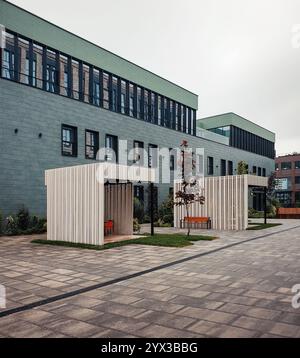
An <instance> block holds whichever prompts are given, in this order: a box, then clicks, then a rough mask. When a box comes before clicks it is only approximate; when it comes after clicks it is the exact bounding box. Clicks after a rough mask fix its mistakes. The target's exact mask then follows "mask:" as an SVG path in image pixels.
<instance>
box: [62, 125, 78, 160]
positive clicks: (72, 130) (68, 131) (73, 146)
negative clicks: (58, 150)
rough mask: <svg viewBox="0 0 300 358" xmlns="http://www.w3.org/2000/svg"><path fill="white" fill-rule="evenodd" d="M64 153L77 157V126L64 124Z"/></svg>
mask: <svg viewBox="0 0 300 358" xmlns="http://www.w3.org/2000/svg"><path fill="white" fill-rule="evenodd" d="M62 155H65V156H69V157H77V128H76V127H72V126H68V125H64V124H63V125H62Z"/></svg>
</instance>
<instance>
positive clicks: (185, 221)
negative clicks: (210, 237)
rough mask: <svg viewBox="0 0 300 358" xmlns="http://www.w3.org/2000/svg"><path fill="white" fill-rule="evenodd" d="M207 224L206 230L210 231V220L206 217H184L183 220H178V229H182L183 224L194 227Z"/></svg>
mask: <svg viewBox="0 0 300 358" xmlns="http://www.w3.org/2000/svg"><path fill="white" fill-rule="evenodd" d="M203 223H205V224H207V229H211V219H210V217H206V216H203V217H202V216H201V217H197V216H189V217H187V216H186V217H185V218H184V219H181V220H180V228H181V229H182V228H184V227H185V224H188V225H193V224H194V227H195V226H196V225H198V224H203Z"/></svg>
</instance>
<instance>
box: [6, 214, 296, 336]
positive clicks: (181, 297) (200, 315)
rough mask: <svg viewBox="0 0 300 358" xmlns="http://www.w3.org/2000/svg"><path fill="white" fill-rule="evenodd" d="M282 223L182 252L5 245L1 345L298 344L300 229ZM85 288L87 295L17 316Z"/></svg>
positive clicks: (22, 242)
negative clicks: (76, 341)
mask: <svg viewBox="0 0 300 358" xmlns="http://www.w3.org/2000/svg"><path fill="white" fill-rule="evenodd" d="M283 223H284V224H283V225H282V226H279V227H275V228H271V229H267V230H263V231H245V232H233V233H230V232H226V233H225V232H214V231H209V234H214V235H217V236H218V237H219V239H218V240H215V241H212V242H207V241H200V242H195V244H194V245H193V246H189V247H186V248H163V247H154V246H140V245H130V246H124V247H120V248H115V249H110V250H106V251H91V250H82V249H72V248H65V247H55V246H45V245H37V244H32V243H31V240H32V239H33V237H16V238H15V237H10V238H8V237H2V238H0V284H2V285H4V286H5V288H6V294H7V307H6V309H5V310H10V309H13V308H17V307H18V308H20V312H18V313H11V314H8V315H6V316H4V317H0V337H105V338H107V337H109V338H112V337H178V338H185V337H298V338H300V309H294V308H293V307H292V305H291V301H292V296H293V294H292V291H291V289H292V287H293V286H294V285H295V284H300V221H299V220H294V221H293V220H286V221H284V222H283ZM298 225H299V227H298ZM158 230H163V231H169V232H173V229H158ZM197 232H200V233H206V234H207V233H208V231H206V230H199V231H197ZM264 235H267V236H266V237H262V236H264ZM251 238H257V239H256V240H252V241H247V240H249V239H251ZM245 240H246V242H245ZM235 244H238V245H235ZM228 245H230V246H229V247H228ZM232 245H233V246H232ZM222 248H223V249H222ZM205 253H206V254H205ZM196 255H198V257H194V258H192V257H193V256H196ZM188 258H191V259H188ZM181 259H186V260H185V261H184V262H181V263H176V261H178V260H181ZM172 262H174V264H170V265H169V266H167V267H159V266H160V265H165V264H167V263H172ZM155 267H156V269H155V270H154V271H152V272H149V273H146V274H137V275H136V277H133V278H128V277H126V276H128V275H131V274H135V273H139V272H141V271H144V270H147V269H151V268H155ZM120 277H121V278H122V279H121V280H119V282H117V283H112V284H107V285H106V284H105V283H106V282H108V281H111V280H113V279H117V278H120ZM101 283H103V284H104V285H103V287H99V288H97V289H89V287H90V286H93V285H95V284H101ZM82 288H87V292H85V293H81V294H76V295H74V296H72V297H68V298H64V299H61V300H57V301H55V302H51V303H48V304H42V305H39V306H38V307H35V308H33V309H29V310H26V311H23V310H22V307H23V306H24V305H26V304H30V303H34V302H37V301H41V300H43V299H45V298H49V297H54V296H57V295H61V294H63V293H69V292H73V291H76V290H80V289H82ZM5 310H4V309H2V310H1V309H0V316H1V313H2V314H3V311H5Z"/></svg>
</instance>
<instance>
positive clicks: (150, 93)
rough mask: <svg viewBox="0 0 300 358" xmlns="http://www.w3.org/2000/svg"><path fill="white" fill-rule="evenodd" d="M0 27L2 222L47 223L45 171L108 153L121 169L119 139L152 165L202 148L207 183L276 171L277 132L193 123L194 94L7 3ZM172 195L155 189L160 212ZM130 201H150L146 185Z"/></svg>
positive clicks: (0, 1) (231, 122) (219, 122)
mask: <svg viewBox="0 0 300 358" xmlns="http://www.w3.org/2000/svg"><path fill="white" fill-rule="evenodd" d="M0 24H1V25H2V27H1V37H2V39H3V41H1V51H0V53H1V58H0V63H1V78H0V162H1V170H0V210H2V211H3V212H4V214H8V213H14V212H16V210H17V209H18V208H19V207H20V206H21V205H25V206H26V207H28V208H29V209H30V210H31V212H32V213H33V214H38V215H45V211H46V204H45V203H46V200H45V198H46V196H45V182H44V172H45V170H47V169H52V168H58V167H66V166H74V165H78V164H88V163H93V162H95V160H96V155H97V152H98V149H99V148H102V147H106V148H110V149H114V150H115V152H116V153H117V158H116V160H117V161H119V160H120V158H119V157H118V153H119V151H118V149H119V147H120V143H121V141H122V140H127V148H126V149H127V150H128V151H130V150H131V149H133V148H144V149H145V150H146V151H147V153H148V163H143V164H146V165H147V164H148V165H149V166H154V165H155V160H154V158H153V155H152V152H153V148H158V147H159V148H160V147H164V148H169V149H172V148H178V147H179V145H180V143H181V142H182V140H187V141H188V143H189V145H190V146H191V147H192V148H204V151H205V165H206V168H205V172H206V174H207V175H234V174H235V173H236V168H237V164H238V162H239V161H240V160H245V161H246V162H247V163H248V166H249V168H250V169H249V171H250V172H251V173H257V175H265V176H267V175H269V174H270V173H271V172H272V171H273V170H274V142H275V135H274V134H273V133H271V132H269V131H267V130H265V129H263V128H261V127H259V126H257V125H255V124H253V123H251V122H249V121H247V120H245V119H243V118H241V117H239V116H236V115H234V114H226V115H221V116H216V117H212V118H206V119H203V120H198V121H197V120H196V118H197V117H196V116H197V109H198V96H197V95H196V94H194V93H192V92H190V91H188V90H186V89H184V88H182V87H180V86H178V85H176V84H174V83H172V82H170V81H168V80H166V79H164V78H162V77H160V76H158V75H156V74H154V73H152V72H150V71H148V70H146V69H144V68H141V67H139V66H138V65H135V64H134V63H132V62H130V61H127V60H125V59H123V58H121V57H119V56H117V55H115V54H113V53H111V52H109V51H107V50H105V49H103V48H101V47H99V46H97V45H95V44H93V43H91V42H89V41H87V40H85V39H82V38H80V37H78V36H76V35H74V34H72V33H70V32H68V31H66V30H64V29H62V28H60V27H58V26H56V25H53V24H51V23H49V22H48V21H46V20H44V19H41V18H40V17H38V16H36V15H33V14H32V13H29V12H27V11H26V10H23V9H21V8H19V7H17V6H15V5H13V4H11V3H9V2H7V1H4V0H0ZM226 128H227V129H226ZM228 128H229V129H228ZM105 159H106V160H112V159H113V157H112V156H110V155H107V157H106V158H105ZM132 162H134V160H131V161H130V160H129V162H128V164H131V163H132ZM176 163H177V161H176V160H174V158H173V160H172V161H170V167H171V169H172V170H173V169H174V165H176ZM255 168H256V169H255ZM171 190H172V181H171V183H169V184H157V185H156V193H157V195H156V198H157V200H156V201H157V205H158V204H159V203H160V202H161V201H162V200H163V199H164V198H166V196H167V195H168V193H169V192H170V191H171ZM134 192H135V195H136V196H137V197H139V198H140V199H141V200H142V201H145V202H147V186H143V185H141V184H139V183H136V185H135V188H134Z"/></svg>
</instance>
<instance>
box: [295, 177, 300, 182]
mask: <svg viewBox="0 0 300 358" xmlns="http://www.w3.org/2000/svg"><path fill="white" fill-rule="evenodd" d="M295 184H300V177H299V176H297V177H295Z"/></svg>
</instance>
